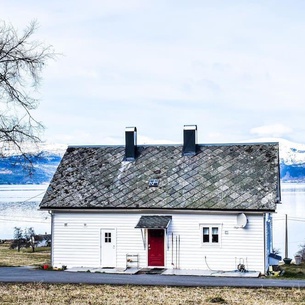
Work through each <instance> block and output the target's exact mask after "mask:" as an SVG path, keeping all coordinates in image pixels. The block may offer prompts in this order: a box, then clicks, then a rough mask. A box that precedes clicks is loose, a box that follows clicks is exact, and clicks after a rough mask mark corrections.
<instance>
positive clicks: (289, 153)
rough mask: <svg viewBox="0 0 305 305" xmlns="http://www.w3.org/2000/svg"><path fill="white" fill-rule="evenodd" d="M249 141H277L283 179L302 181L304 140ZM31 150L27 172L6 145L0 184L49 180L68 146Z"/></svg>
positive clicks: (284, 180) (303, 179)
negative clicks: (29, 166)
mask: <svg viewBox="0 0 305 305" xmlns="http://www.w3.org/2000/svg"><path fill="white" fill-rule="evenodd" d="M249 142H253V143H254V142H279V143H280V169H281V179H282V181H283V182H305V144H298V143H293V142H290V141H287V140H284V139H278V138H271V139H270V138H268V139H266V138H260V139H255V140H251V141H249ZM23 148H24V149H25V151H26V152H27V153H31V154H33V155H32V157H31V162H32V164H33V171H32V172H29V171H28V170H27V169H26V168H25V167H24V162H23V161H22V160H20V156H19V152H17V151H14V150H10V149H8V148H7V149H6V150H5V155H6V157H5V158H0V184H44V183H49V182H50V180H51V179H52V176H53V175H54V173H55V171H56V168H57V166H58V164H59V162H60V160H61V158H62V156H63V154H64V152H65V150H66V148H67V146H66V145H62V144H47V143H44V144H40V145H39V146H34V147H33V146H31V145H28V147H23Z"/></svg>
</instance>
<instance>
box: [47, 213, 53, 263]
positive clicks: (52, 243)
mask: <svg viewBox="0 0 305 305" xmlns="http://www.w3.org/2000/svg"><path fill="white" fill-rule="evenodd" d="M48 213H49V214H50V215H51V266H53V265H54V261H53V258H54V253H53V252H54V234H53V232H54V214H53V213H52V211H48Z"/></svg>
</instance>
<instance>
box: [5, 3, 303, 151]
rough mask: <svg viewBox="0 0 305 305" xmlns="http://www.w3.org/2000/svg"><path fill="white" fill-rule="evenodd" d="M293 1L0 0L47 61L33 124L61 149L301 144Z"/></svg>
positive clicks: (297, 10) (298, 9)
mask: <svg viewBox="0 0 305 305" xmlns="http://www.w3.org/2000/svg"><path fill="white" fill-rule="evenodd" d="M304 15H305V1H303V0H299V1H297V0H291V1H282V0H274V1H271V0H269V1H268V0H267V1H266V0H256V1H254V0H247V1H238V0H230V1H228V0H213V1H206V0H188V1H185V0H184V1H181V0H175V1H174V0H151V1H148V0H109V1H105V0H87V1H80V0H65V1H62V0H53V1H38V0H27V1H18V0H2V1H1V15H0V18H1V19H2V20H4V21H5V22H7V23H10V24H12V25H13V26H14V27H15V28H16V29H17V30H18V31H19V32H20V33H22V31H23V29H24V28H25V27H26V26H27V25H28V24H29V23H30V22H31V21H33V20H37V22H38V24H39V28H38V29H37V31H36V33H35V35H34V36H33V37H34V38H35V39H37V40H39V41H42V42H44V43H46V44H51V45H52V46H53V47H54V48H55V50H56V52H57V53H59V54H60V55H59V56H57V59H56V60H55V61H49V62H48V63H47V65H46V67H45V69H44V70H43V74H42V77H43V78H42V82H41V85H40V87H39V92H38V93H37V94H38V96H39V98H40V105H39V107H38V109H37V110H35V111H34V112H33V115H34V117H35V118H36V119H37V120H39V121H41V122H42V123H43V124H44V126H45V128H46V129H45V132H44V134H43V139H44V140H45V141H47V142H50V143H63V144H68V145H98V144H101V145H107V144H111V145H112V144H114V145H116V144H124V131H125V127H127V126H136V127H137V130H138V143H139V144H140V143H141V144H143V143H145V144H156V143H160V144H164V143H169V144H171V143H178V144H179V143H182V135H183V126H184V125H189V124H196V125H197V126H198V142H199V143H235V142H243V141H249V140H251V139H259V138H273V137H275V138H283V139H286V140H289V141H293V142H297V143H304V144H305V119H304V118H305V95H304V89H305V18H304Z"/></svg>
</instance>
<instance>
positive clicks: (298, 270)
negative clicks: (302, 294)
mask: <svg viewBox="0 0 305 305" xmlns="http://www.w3.org/2000/svg"><path fill="white" fill-rule="evenodd" d="M281 268H282V269H283V270H284V271H285V272H284V274H283V275H282V276H281V277H279V278H284V279H300V280H305V263H304V262H302V263H301V264H300V265H295V264H290V265H281Z"/></svg>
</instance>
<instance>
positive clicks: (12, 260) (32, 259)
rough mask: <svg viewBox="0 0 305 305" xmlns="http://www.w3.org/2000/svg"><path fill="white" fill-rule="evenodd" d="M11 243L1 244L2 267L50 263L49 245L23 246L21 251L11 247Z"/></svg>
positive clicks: (0, 264) (0, 257)
mask: <svg viewBox="0 0 305 305" xmlns="http://www.w3.org/2000/svg"><path fill="white" fill-rule="evenodd" d="M9 246H10V245H9V243H4V244H0V267H17V266H41V265H43V264H50V253H51V249H50V248H49V247H41V248H35V252H34V253H33V252H32V249H31V248H26V249H25V248H22V249H21V250H20V252H18V251H17V250H12V249H10V248H9Z"/></svg>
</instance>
